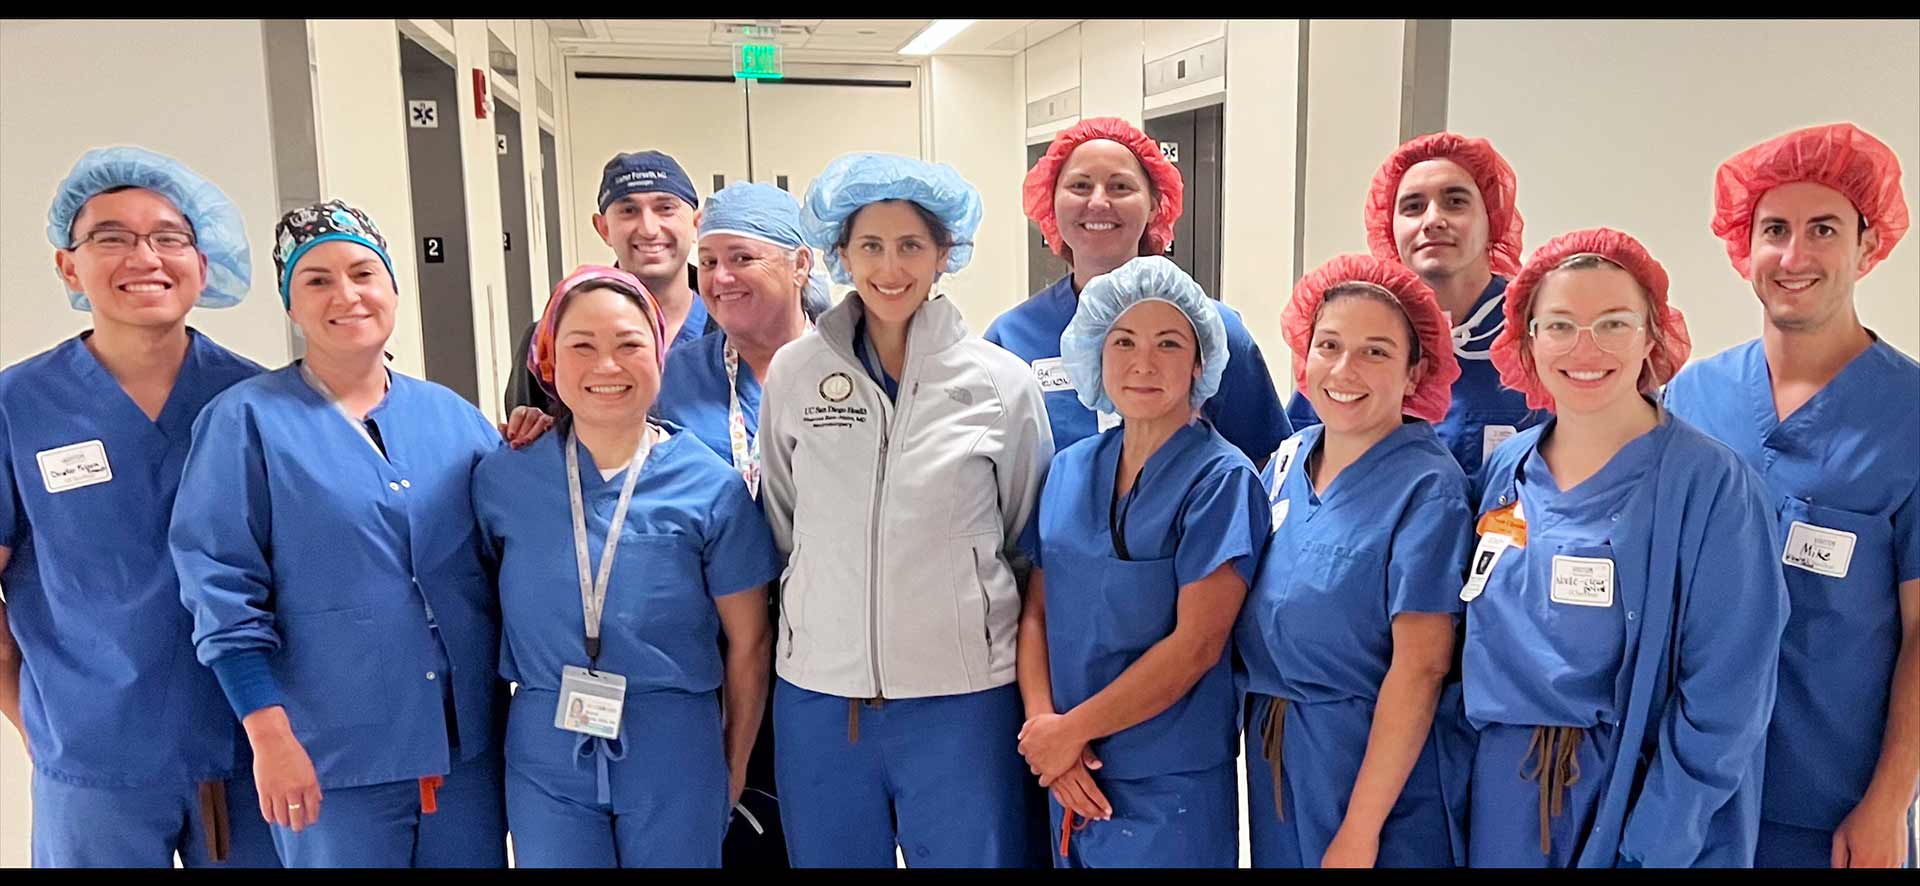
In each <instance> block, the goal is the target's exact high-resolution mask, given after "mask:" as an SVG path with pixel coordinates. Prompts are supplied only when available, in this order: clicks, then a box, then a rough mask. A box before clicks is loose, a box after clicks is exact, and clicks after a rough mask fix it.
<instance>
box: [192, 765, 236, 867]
mask: <svg viewBox="0 0 1920 886" xmlns="http://www.w3.org/2000/svg"><path fill="white" fill-rule="evenodd" d="M200 824H201V826H202V827H204V828H205V829H206V832H207V858H208V859H210V860H212V861H213V862H215V863H221V862H225V861H226V860H227V856H228V855H229V854H231V853H232V851H233V829H232V826H231V823H230V822H229V821H228V819H227V785H226V782H223V781H217V780H215V781H203V782H201V783H200Z"/></svg>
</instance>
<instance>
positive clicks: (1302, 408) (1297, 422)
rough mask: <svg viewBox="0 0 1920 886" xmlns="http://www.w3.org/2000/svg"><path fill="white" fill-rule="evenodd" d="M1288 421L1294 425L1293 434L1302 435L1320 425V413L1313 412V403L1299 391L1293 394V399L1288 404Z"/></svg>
mask: <svg viewBox="0 0 1920 886" xmlns="http://www.w3.org/2000/svg"><path fill="white" fill-rule="evenodd" d="M1287 421H1288V422H1291V423H1292V424H1293V432H1294V433H1296V434H1297V433H1300V432H1301V431H1304V430H1306V429H1308V428H1310V427H1313V426H1314V425H1317V424H1319V423H1320V413H1317V412H1314V411H1313V401H1312V400H1308V399H1307V395H1305V394H1302V393H1300V392H1299V391H1294V392H1293V399H1292V400H1290V401H1288V402H1287Z"/></svg>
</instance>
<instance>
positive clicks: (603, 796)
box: [573, 732, 627, 806]
mask: <svg viewBox="0 0 1920 886" xmlns="http://www.w3.org/2000/svg"><path fill="white" fill-rule="evenodd" d="M589 744H591V745H592V746H593V749H592V751H588V749H587V746H588V745H589ZM588 756H592V757H593V766H594V784H593V788H594V802H595V803H598V804H600V805H602V806H605V805H607V804H608V803H611V802H613V789H612V785H611V784H610V783H609V782H608V780H607V764H608V763H609V762H618V761H620V760H625V759H626V758H627V745H626V742H624V741H622V740H621V739H618V738H615V739H612V740H608V739H604V738H601V737H600V736H597V735H588V734H586V733H584V732H582V733H578V734H576V735H575V737H574V740H573V766H574V768H575V769H578V768H580V761H581V760H583V759H586V758H587V757H588Z"/></svg>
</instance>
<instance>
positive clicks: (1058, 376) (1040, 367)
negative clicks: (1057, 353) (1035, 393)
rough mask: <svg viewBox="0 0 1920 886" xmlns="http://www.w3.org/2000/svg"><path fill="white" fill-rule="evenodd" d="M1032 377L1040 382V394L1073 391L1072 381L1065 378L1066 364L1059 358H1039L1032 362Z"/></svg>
mask: <svg viewBox="0 0 1920 886" xmlns="http://www.w3.org/2000/svg"><path fill="white" fill-rule="evenodd" d="M1033 377H1034V378H1036V379H1038V380H1039V381H1040V392H1041V393H1043V394H1044V393H1051V392H1053V391H1071V390H1073V379H1071V378H1068V377H1067V363H1066V361H1065V360H1063V359H1061V358H1059V357H1041V358H1040V359H1038V360H1035V361H1033Z"/></svg>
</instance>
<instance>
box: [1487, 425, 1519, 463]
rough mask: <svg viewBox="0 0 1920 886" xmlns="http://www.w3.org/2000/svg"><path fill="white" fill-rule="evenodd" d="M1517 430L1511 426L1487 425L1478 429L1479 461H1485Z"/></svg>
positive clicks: (1517, 431)
mask: <svg viewBox="0 0 1920 886" xmlns="http://www.w3.org/2000/svg"><path fill="white" fill-rule="evenodd" d="M1517 433H1519V430H1518V429H1516V428H1514V426H1513V425H1487V426H1486V427H1484V428H1481V429H1480V460H1481V461H1486V460H1487V459H1488V458H1489V457H1490V456H1492V455H1493V451H1494V450H1495V449H1499V448H1500V444H1502V443H1505V442H1507V440H1508V439H1510V438H1512V437H1513V435H1514V434H1517Z"/></svg>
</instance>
